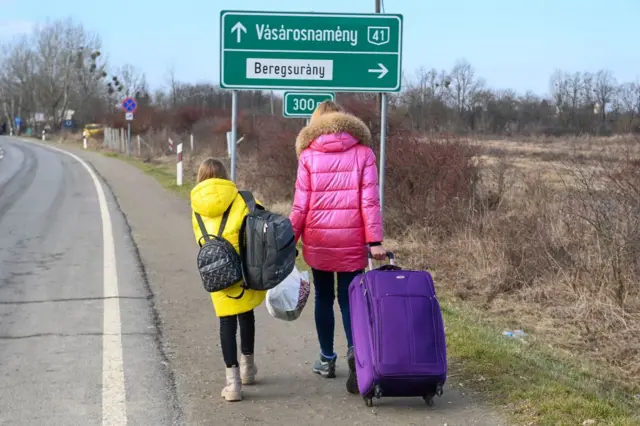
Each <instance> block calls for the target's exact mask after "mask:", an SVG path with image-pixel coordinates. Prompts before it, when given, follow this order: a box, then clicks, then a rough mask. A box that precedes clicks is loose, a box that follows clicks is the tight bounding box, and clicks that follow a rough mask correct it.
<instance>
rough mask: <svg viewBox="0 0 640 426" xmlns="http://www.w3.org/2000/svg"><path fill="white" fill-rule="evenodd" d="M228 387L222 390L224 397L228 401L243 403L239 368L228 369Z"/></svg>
mask: <svg viewBox="0 0 640 426" xmlns="http://www.w3.org/2000/svg"><path fill="white" fill-rule="evenodd" d="M226 373H227V386H225V387H224V389H222V393H221V395H222V397H223V398H224V399H225V400H227V401H242V381H241V380H240V370H239V369H238V367H233V368H227V370H226Z"/></svg>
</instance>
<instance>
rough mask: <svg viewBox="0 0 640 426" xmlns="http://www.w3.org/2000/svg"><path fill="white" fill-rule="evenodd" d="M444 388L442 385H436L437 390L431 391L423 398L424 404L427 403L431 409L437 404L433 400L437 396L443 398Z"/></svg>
mask: <svg viewBox="0 0 640 426" xmlns="http://www.w3.org/2000/svg"><path fill="white" fill-rule="evenodd" d="M442 388H443V385H442V383H438V384H437V385H436V388H435V390H433V391H431V392H429V393H427V394H425V395H424V396H423V397H422V399H424V402H426V403H427V405H428V406H429V407H431V406H433V404H434V403H435V401H434V400H433V398H434V397H435V396H436V395H437V396H442V393H443V389H442Z"/></svg>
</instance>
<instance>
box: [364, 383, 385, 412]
mask: <svg viewBox="0 0 640 426" xmlns="http://www.w3.org/2000/svg"><path fill="white" fill-rule="evenodd" d="M363 398H364V402H365V404H367V407H373V398H376V399H380V398H382V388H381V387H380V385H376V386H375V387H374V388H373V391H371V392H369V393H368V394H366V395H363Z"/></svg>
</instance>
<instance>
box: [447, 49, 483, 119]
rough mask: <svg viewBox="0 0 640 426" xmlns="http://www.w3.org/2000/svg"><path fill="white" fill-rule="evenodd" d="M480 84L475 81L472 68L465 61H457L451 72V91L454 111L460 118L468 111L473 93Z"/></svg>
mask: <svg viewBox="0 0 640 426" xmlns="http://www.w3.org/2000/svg"><path fill="white" fill-rule="evenodd" d="M481 85H482V84H481V82H480V81H478V80H476V75H475V71H474V69H473V67H472V66H471V64H469V63H468V62H467V61H466V60H461V61H458V62H457V63H456V64H455V66H454V67H453V69H452V70H451V89H452V95H453V102H454V106H455V108H456V110H457V111H458V113H459V114H460V115H461V116H462V114H463V113H464V111H466V110H468V109H470V107H471V105H470V101H471V98H472V97H473V95H474V93H475V92H476V91H477V90H479V89H480V87H481Z"/></svg>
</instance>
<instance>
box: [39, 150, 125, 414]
mask: <svg viewBox="0 0 640 426" xmlns="http://www.w3.org/2000/svg"><path fill="white" fill-rule="evenodd" d="M31 143H34V142H31ZM35 144H36V145H40V146H42V147H45V148H48V149H52V150H54V151H58V152H61V153H63V154H65V155H68V156H69V157H71V158H73V159H74V160H76V161H77V162H79V163H80V164H82V166H83V167H84V168H85V169H86V170H87V172H88V173H89V175H90V176H91V180H92V181H93V184H94V186H95V187H96V192H97V194H98V203H99V205H100V216H101V217H102V241H103V249H102V250H103V253H104V264H103V269H104V271H103V273H104V275H103V291H104V304H103V307H104V325H103V329H104V330H103V337H102V425H103V426H123V425H126V424H127V405H126V395H125V386H124V361H123V355H122V352H123V351H122V322H121V320H120V300H119V296H120V294H119V292H118V273H117V269H116V248H115V244H114V241H113V226H112V224H111V215H110V214H109V206H108V205H107V198H106V196H105V193H104V189H103V187H102V184H101V183H100V180H99V179H98V176H97V175H96V173H95V172H94V171H93V169H92V168H91V167H90V166H89V165H88V164H87V163H86V162H85V161H84V160H83V159H81V158H80V157H78V156H77V155H75V154H72V153H70V152H68V151H64V150H62V149H58V148H54V147H52V146H47V145H43V144H40V143H35Z"/></svg>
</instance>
